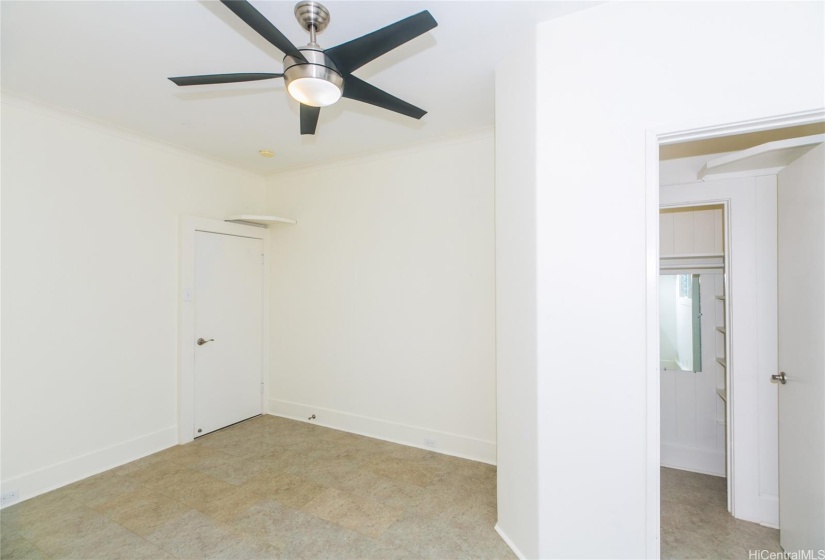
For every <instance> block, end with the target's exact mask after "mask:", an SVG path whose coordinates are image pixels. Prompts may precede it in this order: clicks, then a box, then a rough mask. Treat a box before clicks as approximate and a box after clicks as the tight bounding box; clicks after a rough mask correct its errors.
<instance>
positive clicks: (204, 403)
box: [192, 231, 263, 437]
mask: <svg viewBox="0 0 825 560" xmlns="http://www.w3.org/2000/svg"><path fill="white" fill-rule="evenodd" d="M262 249H263V247H262V241H261V240H260V239H251V238H248V237H237V236H233V235H223V234H218V233H207V232H201V231H199V232H196V233H195V337H196V340H193V341H192V344H194V345H195V434H194V435H195V437H198V436H202V435H204V434H208V433H209V432H212V431H215V430H219V429H220V428H224V427H226V426H229V425H230V424H234V423H235V422H240V421H241V420H245V419H247V418H251V417H252V416H256V415H258V414H260V413H261V411H262V406H261V405H262V396H261V393H262V392H261V387H262V357H261V353H262V343H263V340H262V336H263V250H262ZM198 339H202V340H201V344H198Z"/></svg>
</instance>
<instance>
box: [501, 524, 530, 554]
mask: <svg viewBox="0 0 825 560" xmlns="http://www.w3.org/2000/svg"><path fill="white" fill-rule="evenodd" d="M495 530H496V533H498V536H499V537H501V539H502V540H503V541H504V543H505V544H506V545H507V546H509V547H510V550H512V551H513V553H514V554H515V555H516V557H517V558H518V559H519V560H527V557H526V556H525V555H524V554H522V553H521V551H520V550H519V549H518V547H517V546H516V545H515V544H514V543H513V541H511V540H510V537H508V536H507V534H506V533H505V532H504V531H502V530H501V527H499V525H498V523H496V526H495Z"/></svg>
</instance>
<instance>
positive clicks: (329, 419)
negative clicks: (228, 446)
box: [267, 399, 496, 465]
mask: <svg viewBox="0 0 825 560" xmlns="http://www.w3.org/2000/svg"><path fill="white" fill-rule="evenodd" d="M267 408H268V410H267V411H268V413H269V414H272V415H273V416H282V417H284V418H290V419H292V420H300V421H301V422H306V421H307V418H309V417H310V416H312V415H313V414H314V415H315V419H314V420H313V421H312V423H313V424H318V425H319V426H325V427H327V428H334V429H336V430H342V431H344V432H350V433H353V434H359V435H362V436H368V437H373V438H376V439H383V440H385V441H391V442H393V443H400V444H402V445H409V446H411V447H420V448H421V449H426V450H428V451H435V452H437V453H444V454H445V455H453V456H455V457H461V458H463V459H471V460H473V461H480V462H482V463H488V464H490V465H495V464H496V444H495V442H493V441H484V440H480V439H474V438H471V437H466V436H460V435H457V434H450V433H446V432H439V431H435V430H428V429H426V428H419V427H417V426H408V425H405V424H398V423H396V422H390V421H387V420H379V419H378V418H369V417H366V416H359V415H357V414H351V413H349V412H342V411H340V410H330V409H327V408H321V407H318V406H311V405H306V404H300V403H294V402H289V401H283V400H277V399H270V401H269V403H268V407H267ZM428 440H429V441H434V442H435V447H432V446H429V445H426V443H425V442H426V441H428Z"/></svg>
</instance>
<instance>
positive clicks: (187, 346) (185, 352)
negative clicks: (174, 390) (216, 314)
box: [177, 215, 269, 444]
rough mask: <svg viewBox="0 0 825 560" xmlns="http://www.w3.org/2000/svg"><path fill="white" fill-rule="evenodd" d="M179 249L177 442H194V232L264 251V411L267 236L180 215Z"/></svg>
mask: <svg viewBox="0 0 825 560" xmlns="http://www.w3.org/2000/svg"><path fill="white" fill-rule="evenodd" d="M178 225H179V234H180V251H179V253H178V256H179V263H178V264H179V270H178V380H177V381H178V402H177V404H178V443H179V444H184V443H188V442H190V441H193V440H194V439H195V438H194V431H195V344H194V340H195V305H194V304H195V302H194V299H193V297H194V286H195V232H198V231H201V232H206V233H216V234H223V235H234V236H237V237H248V238H252V239H260V240H261V246H262V250H263V254H264V257H263V276H262V282H263V285H262V286H261V296H262V304H263V314H262V316H263V319H262V321H263V325H262V340H261V382H262V383H263V392H262V393H261V412H262V413H263V412H265V411H266V399H267V395H269V380H268V379H267V375H266V372H267V371H269V313H267V310H268V309H269V290H267V289H266V287H267V286H269V235H268V230H267V228H265V227H256V226H251V225H244V224H235V223H230V222H224V221H221V220H215V219H210V218H201V217H198V216H188V215H181V216H180V219H179V223H178Z"/></svg>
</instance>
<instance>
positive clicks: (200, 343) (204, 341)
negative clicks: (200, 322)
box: [198, 338, 215, 346]
mask: <svg viewBox="0 0 825 560" xmlns="http://www.w3.org/2000/svg"><path fill="white" fill-rule="evenodd" d="M213 340H215V339H214V338H210V339H209V340H204V339H202V338H199V339H198V346H203V345H204V344H206V343H207V342H212V341H213Z"/></svg>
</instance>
